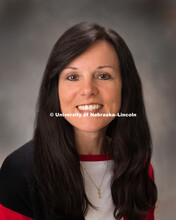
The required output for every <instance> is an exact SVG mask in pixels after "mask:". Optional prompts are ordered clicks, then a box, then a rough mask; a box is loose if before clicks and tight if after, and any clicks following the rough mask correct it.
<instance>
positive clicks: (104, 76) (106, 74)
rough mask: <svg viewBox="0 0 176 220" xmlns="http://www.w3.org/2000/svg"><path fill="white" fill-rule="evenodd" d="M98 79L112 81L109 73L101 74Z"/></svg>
mask: <svg viewBox="0 0 176 220" xmlns="http://www.w3.org/2000/svg"><path fill="white" fill-rule="evenodd" d="M98 78H99V79H103V80H107V79H110V78H111V76H110V75H109V74H108V73H101V74H99V76H98Z"/></svg>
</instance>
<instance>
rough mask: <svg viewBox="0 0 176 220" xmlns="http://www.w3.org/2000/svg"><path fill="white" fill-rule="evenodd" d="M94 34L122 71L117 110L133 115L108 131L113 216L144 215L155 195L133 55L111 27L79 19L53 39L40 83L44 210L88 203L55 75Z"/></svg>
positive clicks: (38, 165)
mask: <svg viewBox="0 0 176 220" xmlns="http://www.w3.org/2000/svg"><path fill="white" fill-rule="evenodd" d="M98 39H104V40H107V41H108V42H110V43H111V44H112V45H113V46H114V48H115V50H116V52H117V55H118V58H119V61H120V70H121V75H122V84H123V88H122V105H121V110H120V111H121V112H123V113H131V112H133V113H136V114H137V117H135V118H132V117H131V118H127V117H122V118H117V117H116V118H115V119H114V120H113V121H112V122H111V123H110V124H109V126H108V129H107V133H106V135H108V136H109V137H111V139H112V143H111V147H112V154H113V155H112V156H113V159H114V170H113V178H112V181H111V193H112V200H113V203H114V206H115V209H114V217H115V218H116V219H118V220H120V218H121V217H122V216H124V215H126V217H128V218H129V219H130V220H139V219H142V218H144V217H145V215H146V213H147V210H148V209H150V208H152V207H153V206H154V205H155V203H156V200H157V188H156V185H155V183H154V182H153V181H152V179H151V178H150V177H149V175H148V169H149V164H150V160H151V153H152V148H151V135H150V130H149V126H148V121H147V117H146V112H145V107H144V102H143V95H142V86H141V81H140V78H139V74H138V72H137V69H136V66H135V63H134V60H133V57H132V55H131V52H130V50H129V49H128V47H127V45H126V43H125V42H124V40H123V39H122V38H121V37H120V36H119V34H117V33H116V32H115V31H114V30H112V29H106V28H104V27H102V26H100V25H98V24H96V23H87V22H82V23H79V24H77V25H75V26H73V27H71V28H70V29H69V30H67V31H66V32H65V33H64V34H63V35H62V36H61V37H60V38H59V39H58V41H57V42H56V44H55V45H54V47H53V49H52V51H51V54H50V57H49V60H48V63H47V66H46V69H45V72H44V75H43V80H42V83H41V87H40V92H39V97H38V102H37V107H36V120H35V130H34V136H33V140H34V174H35V179H36V182H37V185H38V190H39V193H40V196H41V199H42V200H43V201H44V203H45V204H46V206H47V207H48V209H49V211H51V212H54V213H55V214H57V213H60V214H63V215H65V216H67V217H68V218H69V219H77V218H78V216H81V214H82V213H83V214H84V215H85V214H86V212H87V210H88V205H91V206H92V207H94V206H93V204H91V203H90V202H89V200H88V198H87V196H86V193H85V189H84V183H83V176H82V174H81V170H80V161H79V154H78V152H77V150H76V147H75V144H74V135H73V127H72V125H71V124H70V123H69V122H68V121H66V120H65V118H64V117H58V118H54V117H50V116H49V114H50V112H59V113H61V109H60V103H59V97H58V77H59V74H60V72H61V71H62V70H63V69H64V67H65V66H66V65H67V64H69V63H70V62H71V61H72V60H73V59H74V58H76V57H77V56H79V55H80V54H81V53H83V52H84V51H85V50H86V49H87V48H88V47H89V46H90V45H91V44H92V43H94V42H95V41H96V40H98Z"/></svg>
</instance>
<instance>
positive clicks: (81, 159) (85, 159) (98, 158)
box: [79, 154, 112, 161]
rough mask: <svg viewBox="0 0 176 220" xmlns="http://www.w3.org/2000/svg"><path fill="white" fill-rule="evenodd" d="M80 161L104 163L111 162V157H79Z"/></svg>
mask: <svg viewBox="0 0 176 220" xmlns="http://www.w3.org/2000/svg"><path fill="white" fill-rule="evenodd" d="M79 158H80V161H104V160H111V159H112V156H111V155H110V154H108V155H79Z"/></svg>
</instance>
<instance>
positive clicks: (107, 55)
mask: <svg viewBox="0 0 176 220" xmlns="http://www.w3.org/2000/svg"><path fill="white" fill-rule="evenodd" d="M103 65H110V66H113V67H114V68H118V67H119V59H118V55H117V53H116V50H115V48H114V46H113V45H112V44H111V43H110V42H108V41H106V40H97V41H95V42H94V43H93V44H92V45H91V46H90V47H88V49H87V50H86V51H84V52H83V53H82V54H81V55H79V56H78V57H76V58H75V59H74V60H73V61H72V62H71V63H69V64H68V65H67V66H66V67H76V68H81V69H84V68H94V67H97V66H103Z"/></svg>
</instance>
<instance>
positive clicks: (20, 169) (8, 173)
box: [0, 140, 33, 217]
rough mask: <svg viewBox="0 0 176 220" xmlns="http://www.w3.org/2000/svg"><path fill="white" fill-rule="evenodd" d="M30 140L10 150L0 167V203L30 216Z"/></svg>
mask: <svg viewBox="0 0 176 220" xmlns="http://www.w3.org/2000/svg"><path fill="white" fill-rule="evenodd" d="M32 158H33V142H32V140H31V141H29V142H27V143H26V144H24V145H23V146H21V147H20V148H18V149H17V150H15V151H14V152H12V153H11V154H10V155H8V156H7V157H6V159H5V160H4V162H3V164H2V167H1V169H0V204H1V205H2V206H4V207H6V208H8V209H10V210H13V211H17V212H19V213H21V214H24V215H25V214H26V215H27V216H29V217H31V204H30V203H31V201H30V185H31V175H30V174H31V171H32V160H33V159H32Z"/></svg>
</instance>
